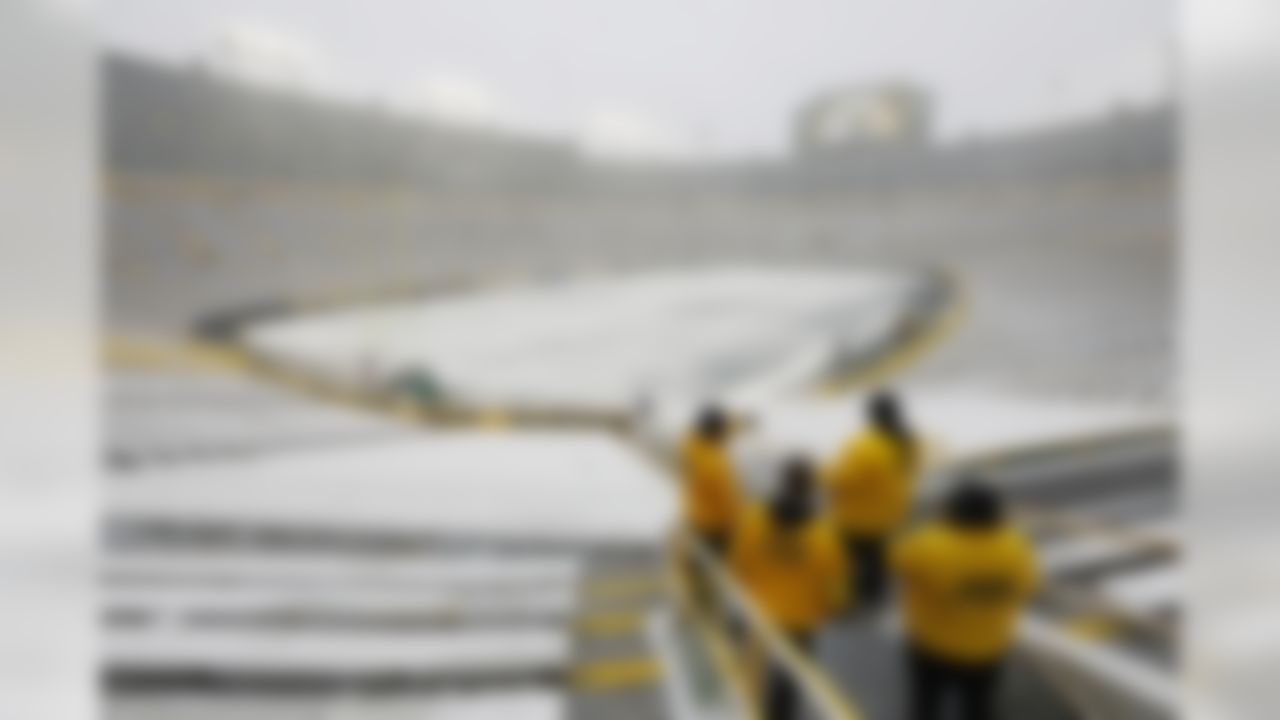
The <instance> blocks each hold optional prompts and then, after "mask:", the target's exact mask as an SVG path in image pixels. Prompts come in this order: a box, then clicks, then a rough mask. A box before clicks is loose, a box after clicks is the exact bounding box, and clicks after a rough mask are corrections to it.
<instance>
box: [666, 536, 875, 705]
mask: <svg viewBox="0 0 1280 720" xmlns="http://www.w3.org/2000/svg"><path fill="white" fill-rule="evenodd" d="M678 537H679V539H680V546H681V547H682V548H683V549H684V550H685V551H686V553H687V557H689V558H690V559H691V560H692V561H693V562H694V563H695V564H696V565H697V567H698V569H699V571H700V572H702V573H703V576H704V577H705V578H707V579H708V580H709V581H710V586H711V587H712V588H714V591H715V596H716V599H717V600H719V601H721V602H720V605H721V606H722V607H725V609H727V610H729V611H730V612H731V613H732V614H733V616H734V617H735V618H736V619H737V620H739V621H741V623H742V625H743V629H744V630H747V631H749V632H750V633H751V635H752V636H753V637H754V638H755V639H756V640H757V641H759V646H758V649H759V650H762V651H763V652H764V656H765V657H767V658H769V659H770V660H771V661H773V663H774V664H775V665H776V666H777V667H778V668H779V669H780V670H781V671H782V672H783V673H785V674H786V675H788V676H789V677H790V678H791V679H792V680H793V681H794V682H795V686H796V688H797V690H798V694H799V695H800V696H801V697H802V698H805V699H806V700H807V701H808V702H809V704H810V706H811V707H812V708H813V710H814V711H815V712H816V713H817V714H818V716H819V717H822V718H824V719H826V720H864V715H863V714H862V712H861V711H860V710H859V709H858V707H857V705H856V704H855V703H854V702H853V701H852V700H851V699H850V698H848V697H847V696H846V694H845V693H844V691H843V690H841V689H840V688H839V687H838V686H837V685H836V683H835V681H834V680H833V679H832V678H831V676H830V675H828V674H827V672H826V671H825V670H823V669H822V668H820V667H819V666H818V665H817V664H816V663H814V662H813V661H812V660H810V659H809V658H807V657H805V655H804V654H803V653H801V652H800V651H799V650H798V649H797V648H796V646H795V644H794V643H793V642H791V640H790V639H788V638H787V637H786V635H785V634H783V632H782V631H781V629H779V628H778V626H777V624H776V623H774V622H773V621H772V620H771V619H769V618H768V617H766V616H765V615H764V613H762V612H761V611H760V609H759V607H757V606H756V603H755V602H754V601H753V600H752V599H751V598H750V597H748V595H747V594H746V592H745V591H744V590H743V589H742V588H741V587H740V586H739V585H738V582H737V581H736V580H735V579H734V578H733V577H732V576H731V575H730V573H729V571H728V570H727V569H726V568H725V567H724V564H723V563H722V562H721V561H720V559H719V557H717V556H716V554H715V553H713V552H712V551H711V550H710V549H709V548H708V547H707V546H706V544H705V543H704V542H703V541H702V540H701V539H700V538H698V537H696V536H695V535H693V534H691V533H689V532H688V531H681V532H680V534H679V536H678ZM720 632H722V633H723V629H721V630H720Z"/></svg>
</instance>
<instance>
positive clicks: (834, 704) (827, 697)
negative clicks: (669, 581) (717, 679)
mask: <svg viewBox="0 0 1280 720" xmlns="http://www.w3.org/2000/svg"><path fill="white" fill-rule="evenodd" d="M672 568H673V572H672V574H673V576H674V582H675V583H676V587H677V597H678V598H679V599H680V601H681V605H682V609H683V611H684V612H686V613H687V614H689V615H690V616H692V618H693V620H694V622H695V626H696V627H697V628H698V634H699V636H700V639H701V640H702V641H703V643H704V644H706V645H707V646H708V648H707V649H708V652H709V654H710V655H711V656H712V658H713V659H714V660H715V662H716V664H717V666H718V669H719V670H720V672H721V673H722V674H723V675H725V677H726V679H727V681H728V684H729V686H730V688H731V689H732V691H733V693H734V694H735V695H736V698H735V699H736V704H737V706H738V707H740V708H741V709H742V710H743V716H744V717H746V718H750V719H751V720H757V719H761V720H762V719H763V718H764V715H763V712H762V708H761V700H762V698H763V697H764V690H765V682H766V677H767V672H769V671H772V672H777V673H781V674H783V675H784V676H786V678H787V679H788V680H790V681H791V683H792V684H793V686H794V687H795V689H796V695H797V697H798V698H799V699H800V703H801V704H802V705H803V706H804V707H807V708H808V710H809V712H810V713H812V714H813V716H815V717H818V718H823V719H824V720H864V715H863V714H862V712H861V710H860V709H859V708H858V706H857V704H856V703H855V702H854V701H853V700H852V699H851V698H849V697H848V696H847V695H846V694H845V692H844V691H843V690H842V689H841V688H840V687H839V686H838V685H837V684H836V682H835V680H834V679H832V677H831V676H830V675H829V674H828V673H827V671H826V670H824V669H823V668H822V667H820V666H819V665H818V664H817V663H816V662H815V661H814V660H813V659H812V658H810V657H809V656H808V655H806V654H805V653H804V652H802V651H801V650H800V648H798V647H797V646H796V644H795V643H794V642H792V641H791V639H790V638H788V637H787V635H786V634H785V633H784V632H783V631H782V629H781V628H779V627H778V625H777V624H776V623H774V622H773V621H772V620H771V619H770V618H768V617H766V616H765V615H764V613H763V612H761V610H760V609H759V607H757V606H756V604H755V602H754V601H753V600H752V599H751V598H750V596H748V594H747V593H746V591H745V590H744V589H743V588H742V587H741V586H740V585H739V584H738V582H737V580H736V579H735V578H734V577H733V576H732V574H731V573H730V572H729V570H728V568H727V567H725V564H724V563H723V562H722V561H721V560H720V558H719V556H717V555H716V553H714V552H712V551H711V549H710V548H708V547H707V546H706V544H705V543H704V542H703V541H702V540H701V539H699V538H698V537H697V536H695V535H693V534H691V533H689V532H688V531H684V530H681V531H678V532H677V533H676V534H675V536H674V538H673V541H672Z"/></svg>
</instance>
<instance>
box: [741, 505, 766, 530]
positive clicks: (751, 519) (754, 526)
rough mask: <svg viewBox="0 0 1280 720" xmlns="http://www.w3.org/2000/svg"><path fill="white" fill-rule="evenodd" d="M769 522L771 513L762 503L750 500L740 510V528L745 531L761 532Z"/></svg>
mask: <svg viewBox="0 0 1280 720" xmlns="http://www.w3.org/2000/svg"><path fill="white" fill-rule="evenodd" d="M768 523H769V514H768V512H767V511H766V510H765V507H764V505H763V504H762V503H759V502H749V503H747V504H746V505H745V506H743V508H742V509H741V510H740V511H738V519H737V524H738V530H739V531H740V532H743V533H752V534H759V533H761V532H763V531H764V529H765V527H766V526H767V525H768Z"/></svg>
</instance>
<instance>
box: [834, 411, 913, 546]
mask: <svg viewBox="0 0 1280 720" xmlns="http://www.w3.org/2000/svg"><path fill="white" fill-rule="evenodd" d="M913 465H914V463H912V462H911V461H910V460H909V459H908V458H907V457H905V456H904V454H903V452H902V451H901V449H900V448H899V447H898V445H897V443H896V442H894V440H893V439H892V438H890V437H889V436H888V435H886V434H885V433H883V432H881V431H879V430H868V431H866V432H864V433H862V434H860V435H857V436H855V437H854V438H852V439H850V440H849V441H848V442H847V443H846V444H845V446H844V447H843V448H841V449H840V451H839V452H838V453H837V454H836V456H835V458H834V460H832V462H831V463H830V464H829V465H828V466H827V467H826V468H825V471H824V479H825V481H826V485H827V493H828V496H829V498H830V502H831V507H832V512H833V514H834V515H835V518H836V521H837V522H838V523H839V525H840V527H841V529H843V530H845V531H847V532H854V533H860V534H866V535H886V534H888V533H890V532H892V531H893V530H895V529H896V528H897V527H898V526H899V525H901V524H902V521H903V519H904V518H905V517H906V514H907V511H908V509H909V508H910V504H911V493H912V489H913V487H914V485H915V478H914V470H915V468H914V467H913Z"/></svg>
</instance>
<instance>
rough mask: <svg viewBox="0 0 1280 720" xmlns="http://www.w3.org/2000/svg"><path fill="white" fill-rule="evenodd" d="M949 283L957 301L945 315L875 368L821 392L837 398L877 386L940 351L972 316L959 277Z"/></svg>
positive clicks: (825, 386)
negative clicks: (940, 345) (944, 343)
mask: <svg viewBox="0 0 1280 720" xmlns="http://www.w3.org/2000/svg"><path fill="white" fill-rule="evenodd" d="M949 283H950V284H951V287H952V288H954V291H955V295H954V297H953V298H952V299H951V302H949V303H948V304H947V306H946V307H945V308H944V309H943V310H942V311H941V312H939V313H937V314H935V315H934V317H933V318H932V319H931V320H930V321H929V323H928V324H927V325H925V326H924V327H923V328H920V329H919V330H917V331H916V332H915V333H914V334H912V336H911V337H909V338H907V340H906V342H903V343H902V344H900V345H899V346H898V347H896V348H894V349H893V350H891V351H889V352H888V353H886V354H885V355H884V357H882V358H880V359H879V360H878V361H876V362H874V363H872V364H871V365H869V366H867V367H864V368H859V369H856V370H854V371H852V372H850V373H847V374H845V375H843V376H836V377H832V378H829V379H827V380H826V381H825V382H823V383H822V384H821V385H820V386H819V391H820V392H821V393H822V394H824V395H836V394H839V393H844V392H849V391H851V390H857V389H859V388H864V387H868V386H872V385H875V384H877V383H879V382H882V381H884V380H885V379H886V378H889V377H892V376H894V375H899V374H901V373H902V372H903V371H904V370H905V369H906V368H907V367H909V366H911V365H913V364H915V363H916V362H918V361H919V360H920V358H922V357H923V356H924V355H925V354H926V353H928V352H929V351H931V350H933V348H935V347H937V346H938V345H939V344H940V343H941V342H942V341H943V340H944V339H946V338H947V337H949V336H950V335H951V334H952V333H953V332H954V331H955V329H956V328H957V327H959V325H960V323H961V322H962V321H963V320H965V319H966V318H968V316H969V294H968V291H966V290H965V287H964V285H963V284H962V283H961V282H960V280H959V279H958V278H957V277H955V276H949Z"/></svg>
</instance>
